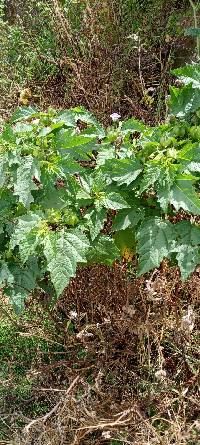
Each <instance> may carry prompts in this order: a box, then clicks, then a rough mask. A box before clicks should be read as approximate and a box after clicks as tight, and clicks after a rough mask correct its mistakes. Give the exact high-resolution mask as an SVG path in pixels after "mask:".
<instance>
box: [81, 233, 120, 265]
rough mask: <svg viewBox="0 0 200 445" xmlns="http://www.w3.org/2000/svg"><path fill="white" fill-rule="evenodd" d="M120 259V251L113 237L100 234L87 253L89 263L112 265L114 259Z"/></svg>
mask: <svg viewBox="0 0 200 445" xmlns="http://www.w3.org/2000/svg"><path fill="white" fill-rule="evenodd" d="M119 259H120V252H119V249H118V248H117V246H116V245H115V243H114V240H113V238H110V237H109V236H106V235H100V236H99V237H98V238H97V239H96V240H95V241H94V242H93V244H92V246H91V248H90V250H89V252H88V254H87V261H88V263H89V264H106V265H108V266H112V264H113V263H114V261H116V260H119Z"/></svg>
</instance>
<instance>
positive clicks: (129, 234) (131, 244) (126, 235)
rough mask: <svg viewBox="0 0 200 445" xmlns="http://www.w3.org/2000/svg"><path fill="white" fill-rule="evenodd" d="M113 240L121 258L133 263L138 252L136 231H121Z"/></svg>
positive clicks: (129, 229) (130, 229)
mask: <svg viewBox="0 0 200 445" xmlns="http://www.w3.org/2000/svg"><path fill="white" fill-rule="evenodd" d="M113 238H114V241H115V244H116V246H117V247H118V249H119V251H120V253H121V256H122V257H123V258H125V259H126V260H128V261H131V260H132V259H133V256H134V255H135V251H136V239H135V230H133V229H132V228H128V229H125V230H121V231H119V232H116V233H115V235H114V236H113Z"/></svg>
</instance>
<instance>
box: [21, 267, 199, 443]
mask: <svg viewBox="0 0 200 445" xmlns="http://www.w3.org/2000/svg"><path fill="white" fill-rule="evenodd" d="M125 272H126V273H127V270H126V265H124V264H123V265H120V264H116V265H115V266H114V267H113V268H112V269H110V268H108V267H106V266H101V267H100V266H93V267H91V268H84V269H81V270H80V271H79V272H78V274H77V277H76V278H75V279H73V280H72V282H71V286H70V287H69V289H68V290H67V291H66V293H65V294H64V295H63V297H62V299H61V300H60V301H59V302H58V304H57V307H56V309H55V310H54V311H53V312H52V316H53V317H55V318H56V317H57V319H58V320H59V322H60V326H63V323H64V322H65V320H69V321H70V320H71V322H72V323H73V326H74V329H73V332H72V333H71V334H69V333H68V334H67V335H66V334H64V340H63V341H64V344H65V347H66V350H67V349H68V351H70V356H69V357H68V358H64V359H63V360H60V361H58V362H55V363H53V364H52V366H47V367H46V368H45V367H41V369H40V371H39V374H38V375H39V378H38V385H37V389H36V392H37V391H38V392H43V393H46V394H48V397H50V398H52V409H51V410H50V411H49V412H48V413H47V414H46V415H45V416H43V417H39V418H36V419H35V420H33V421H31V423H30V425H29V426H28V427H26V429H25V430H24V434H23V435H22V437H21V439H20V440H21V441H22V442H21V443H23V444H26V445H31V444H34V445H35V444H37V445H40V444H41V445H47V444H50V443H53V444H55V445H65V444H66V445H89V444H95V445H100V444H114V443H117V442H114V440H118V441H119V444H132V445H147V444H149V445H154V444H161V445H172V444H176V445H186V444H192V445H193V444H194V445H196V444H198V443H199V441H198V437H199V429H200V423H199V402H200V399H199V393H198V390H199V360H200V350H199V337H198V336H199V297H200V294H199V289H200V286H199V285H200V276H199V271H198V270H197V271H196V273H195V274H194V275H193V277H192V278H191V279H190V280H189V281H188V282H187V283H184V284H183V283H181V282H180V278H179V273H178V271H177V270H176V269H170V268H168V266H167V264H165V263H163V264H162V267H161V268H160V269H159V270H156V271H155V272H154V273H153V274H151V275H150V276H148V277H143V278H140V279H136V278H134V274H133V271H132V273H131V274H130V273H129V275H130V276H129V277H127V275H126V274H125ZM55 371H56V373H55Z"/></svg>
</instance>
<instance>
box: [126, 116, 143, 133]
mask: <svg viewBox="0 0 200 445" xmlns="http://www.w3.org/2000/svg"><path fill="white" fill-rule="evenodd" d="M147 128H148V127H147V126H146V125H144V124H143V122H141V121H138V120H137V119H133V118H131V119H128V120H126V121H124V122H122V126H121V129H120V131H121V132H122V133H124V134H127V133H134V132H137V133H141V132H143V131H144V130H145V129H147Z"/></svg>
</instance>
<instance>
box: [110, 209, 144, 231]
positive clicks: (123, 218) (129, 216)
mask: <svg viewBox="0 0 200 445" xmlns="http://www.w3.org/2000/svg"><path fill="white" fill-rule="evenodd" d="M143 218H144V210H143V209H142V208H139V207H138V208H134V209H126V210H119V212H118V214H117V216H116V217H115V219H114V222H113V225H112V231H113V232H115V231H118V230H126V229H127V228H128V227H135V226H136V225H137V224H138V223H139V222H140V221H141V220H142V219H143Z"/></svg>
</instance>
